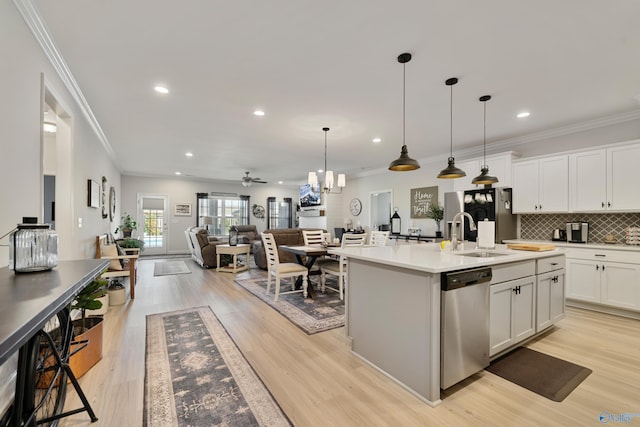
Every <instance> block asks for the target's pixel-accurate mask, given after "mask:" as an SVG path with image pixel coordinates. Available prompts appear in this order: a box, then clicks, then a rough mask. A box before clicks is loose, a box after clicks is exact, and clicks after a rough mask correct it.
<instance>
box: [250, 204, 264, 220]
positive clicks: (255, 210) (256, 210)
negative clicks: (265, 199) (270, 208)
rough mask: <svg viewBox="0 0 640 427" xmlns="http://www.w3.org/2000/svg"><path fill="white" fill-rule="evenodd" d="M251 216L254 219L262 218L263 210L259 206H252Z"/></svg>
mask: <svg viewBox="0 0 640 427" xmlns="http://www.w3.org/2000/svg"><path fill="white" fill-rule="evenodd" d="M253 216H255V217H256V218H264V208H263V207H262V206H260V205H253Z"/></svg>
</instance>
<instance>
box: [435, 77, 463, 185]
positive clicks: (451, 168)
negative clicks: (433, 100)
mask: <svg viewBox="0 0 640 427" xmlns="http://www.w3.org/2000/svg"><path fill="white" fill-rule="evenodd" d="M456 83H458V79H457V78H455V77H452V78H450V79H447V81H446V82H445V84H446V85H447V86H449V87H450V88H451V115H450V117H451V122H450V152H449V159H447V163H448V165H447V167H446V168H444V169H442V170H441V171H440V173H439V174H438V178H441V179H451V178H462V177H463V176H467V174H466V173H464V171H463V170H462V169H458V168H457V167H456V161H455V159H454V158H453V85H454V84H456Z"/></svg>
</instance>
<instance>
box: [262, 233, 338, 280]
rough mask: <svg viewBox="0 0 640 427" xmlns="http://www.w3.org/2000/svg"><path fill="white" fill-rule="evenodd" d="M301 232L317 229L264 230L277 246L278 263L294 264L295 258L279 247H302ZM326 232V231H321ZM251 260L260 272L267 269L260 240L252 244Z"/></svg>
mask: <svg viewBox="0 0 640 427" xmlns="http://www.w3.org/2000/svg"><path fill="white" fill-rule="evenodd" d="M302 230H317V228H270V229H268V230H265V231H264V232H265V233H271V234H273V238H274V239H275V241H276V245H277V246H278V257H279V258H280V262H295V263H297V262H298V261H297V260H296V256H295V255H294V254H292V253H291V252H286V251H283V250H280V248H279V246H280V245H288V246H302V245H304V237H303V236H302ZM323 231H324V232H326V230H323ZM252 250H253V259H254V261H255V263H256V265H257V266H258V267H259V268H261V269H262V270H266V269H267V256H266V254H265V252H264V246H263V245H262V238H260V240H258V241H255V242H253V244H252Z"/></svg>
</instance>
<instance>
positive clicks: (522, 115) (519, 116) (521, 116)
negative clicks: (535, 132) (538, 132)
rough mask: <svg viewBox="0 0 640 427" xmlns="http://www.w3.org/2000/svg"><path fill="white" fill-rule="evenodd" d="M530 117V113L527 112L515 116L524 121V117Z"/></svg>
mask: <svg viewBox="0 0 640 427" xmlns="http://www.w3.org/2000/svg"><path fill="white" fill-rule="evenodd" d="M530 115H531V113H530V112H528V111H523V112H522V113H518V114H517V115H516V117H517V118H519V119H524V118H525V117H529V116H530Z"/></svg>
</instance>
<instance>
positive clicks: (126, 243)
mask: <svg viewBox="0 0 640 427" xmlns="http://www.w3.org/2000/svg"><path fill="white" fill-rule="evenodd" d="M118 245H120V247H121V248H128V249H129V248H138V249H140V252H142V251H144V240H140V239H134V238H133V237H125V238H124V239H122V240H118Z"/></svg>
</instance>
